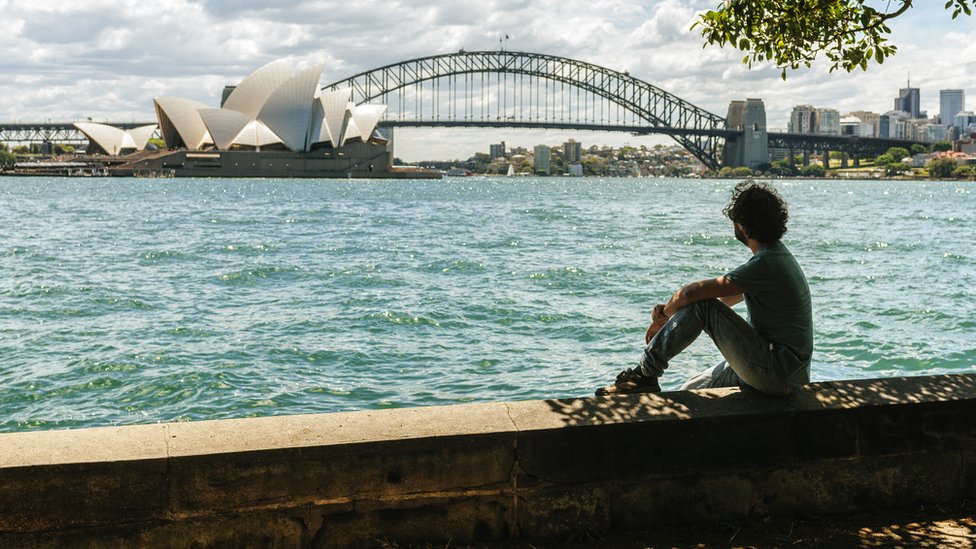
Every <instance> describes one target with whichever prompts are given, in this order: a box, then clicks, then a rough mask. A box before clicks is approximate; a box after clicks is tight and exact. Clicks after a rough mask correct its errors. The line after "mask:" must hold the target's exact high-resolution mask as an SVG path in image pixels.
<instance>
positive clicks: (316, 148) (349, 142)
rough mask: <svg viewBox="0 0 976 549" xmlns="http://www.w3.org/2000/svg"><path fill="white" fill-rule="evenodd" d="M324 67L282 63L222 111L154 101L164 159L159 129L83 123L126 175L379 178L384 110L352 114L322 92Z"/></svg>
mask: <svg viewBox="0 0 976 549" xmlns="http://www.w3.org/2000/svg"><path fill="white" fill-rule="evenodd" d="M321 75H322V65H314V66H310V67H308V68H304V69H301V70H295V68H294V67H293V66H292V64H291V63H290V62H288V61H287V60H279V61H275V62H273V63H270V64H268V65H265V66H264V67H261V68H259V69H258V70H256V71H254V72H253V73H251V74H250V75H248V76H247V77H246V78H244V79H243V80H242V81H241V82H240V83H239V84H238V85H236V86H228V87H226V88H225V89H224V93H223V100H222V102H221V105H220V107H219V108H213V107H209V106H207V105H205V104H203V103H200V102H199V101H195V100H192V99H185V98H181V97H157V98H155V99H154V100H153V103H154V106H155V109H156V119H157V121H158V124H159V125H158V128H159V132H160V134H161V137H162V139H163V141H164V142H165V150H158V151H149V150H146V149H147V143H148V141H149V138H150V136H151V135H152V134H153V133H154V131H155V130H156V126H153V125H150V126H143V127H138V128H133V129H129V130H123V129H119V128H115V127H112V126H106V125H102V124H94V123H86V122H79V123H77V124H75V126H76V127H77V128H78V129H79V130H80V131H82V132H83V133H85V135H87V136H88V138H89V141H90V143H92V145H94V146H95V148H97V149H101V150H102V151H104V152H106V153H108V154H113V155H118V154H127V153H134V154H129V156H128V157H126V158H127V162H125V163H123V164H121V165H119V166H117V167H116V168H114V170H113V171H114V172H115V173H117V174H119V175H124V174H135V175H139V174H170V175H176V176H189V177H194V176H212V177H347V176H359V177H384V176H396V174H395V173H394V172H393V170H392V159H393V151H392V143H391V141H390V140H388V139H386V138H385V137H383V136H382V135H380V134H379V133H378V132H377V131H376V128H377V124H378V122H379V120H380V118H381V117H382V116H383V113H384V112H385V111H386V106H385V105H369V104H365V105H356V104H355V103H353V102H351V101H350V98H351V90H349V89H339V90H320V89H319V79H320V77H321Z"/></svg>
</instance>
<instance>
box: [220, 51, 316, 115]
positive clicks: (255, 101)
mask: <svg viewBox="0 0 976 549" xmlns="http://www.w3.org/2000/svg"><path fill="white" fill-rule="evenodd" d="M321 72H322V69H321V68H320V69H319V73H321ZM291 77H292V69H291V63H290V62H289V61H288V60H286V59H279V60H277V61H273V62H271V63H268V64H267V65H265V66H263V67H261V68H260V69H258V70H256V71H254V72H252V73H251V74H249V75H247V76H246V77H245V78H244V80H241V83H240V84H238V85H237V87H236V88H234V91H232V92H231V93H230V96H228V97H227V100H226V101H224V104H223V106H222V108H224V109H230V110H232V111H237V112H239V113H243V114H245V115H247V116H248V118H249V119H250V120H255V119H257V117H258V114H259V113H260V112H261V108H262V107H264V104H265V102H266V101H267V100H268V98H269V97H271V94H272V93H274V91H275V90H276V89H278V86H280V85H282V84H283V83H285V82H286V81H287V80H288V79H289V78H291Z"/></svg>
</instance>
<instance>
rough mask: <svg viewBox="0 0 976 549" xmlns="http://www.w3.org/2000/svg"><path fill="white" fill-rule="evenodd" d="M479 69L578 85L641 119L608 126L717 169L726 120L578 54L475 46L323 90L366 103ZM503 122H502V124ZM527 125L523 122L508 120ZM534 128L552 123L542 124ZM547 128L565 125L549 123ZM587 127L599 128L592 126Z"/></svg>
mask: <svg viewBox="0 0 976 549" xmlns="http://www.w3.org/2000/svg"><path fill="white" fill-rule="evenodd" d="M479 73H488V74H512V75H525V76H530V77H535V78H540V79H545V80H549V81H552V82H556V83H561V84H564V85H568V86H570V87H576V88H579V89H581V90H584V91H585V92H587V93H590V94H593V95H594V96H598V97H602V98H604V99H606V100H608V101H610V102H613V103H615V104H617V105H619V106H620V107H621V108H623V109H626V110H627V111H629V112H630V113H633V114H634V115H635V116H637V117H638V118H639V119H640V120H641V121H642V122H643V124H642V125H641V126H634V127H632V128H626V129H625V128H621V127H613V128H610V127H607V128H606V129H614V130H618V131H620V130H624V131H632V132H633V133H666V134H669V135H671V137H672V138H674V139H675V140H676V141H678V142H679V143H680V144H681V145H682V146H684V147H685V148H686V149H687V150H688V151H689V152H691V153H692V154H693V155H694V156H695V157H696V158H698V159H699V160H701V161H702V162H703V163H704V164H705V165H706V166H708V167H710V168H713V169H714V168H718V167H719V165H720V160H719V147H720V145H721V140H722V139H723V137H722V136H721V132H722V131H724V130H725V119H724V118H722V117H720V116H717V115H715V114H712V113H710V112H708V111H706V110H704V109H702V108H700V107H698V106H696V105H693V104H691V103H689V102H688V101H685V100H684V99H681V98H680V97H677V96H675V95H673V94H671V93H668V92H666V91H664V90H662V89H660V88H658V87H656V86H654V85H651V84H649V83H647V82H644V81H643V80H640V79H638V78H634V77H633V76H631V75H630V74H629V73H626V72H619V71H615V70H613V69H608V68H606V67H601V66H598V65H594V64H592V63H586V62H584V61H579V60H576V59H569V58H565V57H557V56H553V55H545V54H538V53H526V52H512V51H475V52H465V51H463V50H462V51H460V52H457V53H450V54H442V55H433V56H429V57H420V58H416V59H410V60H407V61H401V62H398V63H394V64H391V65H386V66H384V67H380V68H377V69H372V70H369V71H364V72H361V73H359V74H356V75H353V76H351V77H349V78H346V79H344V80H340V81H338V82H335V83H332V84H330V85H328V86H326V87H325V88H326V89H340V88H347V87H348V88H351V89H352V92H353V100H354V101H355V102H356V103H365V102H370V101H373V100H377V99H384V98H385V97H387V96H389V95H390V94H392V93H394V92H397V91H399V90H403V89H404V88H406V87H408V86H411V85H415V84H418V83H423V82H428V81H433V80H438V79H442V78H447V77H452V76H457V75H472V74H479ZM411 125H431V126H434V125H448V124H445V123H439V122H438V121H435V120H428V121H415V123H414V124H411ZM450 125H466V126H484V125H489V124H488V123H487V121H484V120H482V121H475V120H467V121H464V122H455V123H452V124H450ZM491 125H495V126H498V125H507V124H506V123H505V122H502V123H501V124H491ZM512 125H513V126H523V127H524V126H525V125H524V124H514V123H513V124H512ZM533 127H550V126H547V125H546V123H544V122H543V123H539V124H534V125H533ZM551 127H563V128H564V127H566V124H553V125H552V126H551ZM588 129H600V127H598V126H590V127H588Z"/></svg>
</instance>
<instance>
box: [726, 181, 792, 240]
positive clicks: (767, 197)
mask: <svg viewBox="0 0 976 549" xmlns="http://www.w3.org/2000/svg"><path fill="white" fill-rule="evenodd" d="M722 213H724V214H725V215H726V216H728V218H729V219H731V220H732V221H733V222H734V223H738V224H740V225H742V227H743V228H744V229H745V231H746V233H747V234H748V235H749V236H750V237H752V238H754V239H756V240H758V241H759V242H762V243H763V244H773V243H775V242H777V241H779V239H780V238H782V237H783V234H784V233H786V222H787V221H789V219H790V214H789V212H788V211H787V209H786V202H784V201H783V199H782V198H781V197H780V196H779V193H778V192H776V189H775V188H773V187H772V186H770V185H769V184H767V183H764V182H759V183H757V182H755V181H752V180H747V181H741V182H739V184H737V185H736V186H735V188H734V189H732V199H731V200H730V201H729V205H728V206H726V207H725V209H724V210H722Z"/></svg>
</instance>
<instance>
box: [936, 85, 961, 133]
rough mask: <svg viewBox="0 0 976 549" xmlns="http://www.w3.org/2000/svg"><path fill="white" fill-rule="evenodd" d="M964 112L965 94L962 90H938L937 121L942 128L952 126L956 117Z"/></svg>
mask: <svg viewBox="0 0 976 549" xmlns="http://www.w3.org/2000/svg"><path fill="white" fill-rule="evenodd" d="M964 110H966V92H964V91H963V90H939V119H940V120H941V121H942V125H943V126H952V125H953V124H954V123H955V121H956V115H957V114H959V113H960V112H962V111H964Z"/></svg>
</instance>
